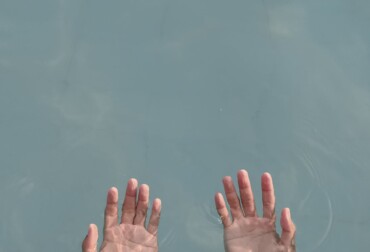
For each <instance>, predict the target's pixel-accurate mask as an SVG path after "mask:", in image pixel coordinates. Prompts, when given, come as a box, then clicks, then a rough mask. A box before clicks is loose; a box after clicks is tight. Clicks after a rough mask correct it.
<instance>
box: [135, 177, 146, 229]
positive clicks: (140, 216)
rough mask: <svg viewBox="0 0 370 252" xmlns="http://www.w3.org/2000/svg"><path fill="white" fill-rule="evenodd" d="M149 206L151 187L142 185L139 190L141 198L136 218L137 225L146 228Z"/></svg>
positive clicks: (139, 198)
mask: <svg viewBox="0 0 370 252" xmlns="http://www.w3.org/2000/svg"><path fill="white" fill-rule="evenodd" d="M148 205H149V186H148V185H145V184H144V185H141V186H140V189H139V197H138V203H137V206H136V215H135V218H134V224H135V225H141V226H144V224H145V219H146V213H147V211H148Z"/></svg>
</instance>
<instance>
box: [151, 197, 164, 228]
mask: <svg viewBox="0 0 370 252" xmlns="http://www.w3.org/2000/svg"><path fill="white" fill-rule="evenodd" d="M161 210H162V202H161V200H160V199H155V200H154V201H153V207H152V213H151V215H150V218H149V223H148V228H147V230H148V232H149V233H151V234H152V235H157V233H158V226H159V221H160V218H161Z"/></svg>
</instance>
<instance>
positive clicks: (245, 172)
mask: <svg viewBox="0 0 370 252" xmlns="http://www.w3.org/2000/svg"><path fill="white" fill-rule="evenodd" d="M237 175H238V176H245V175H248V172H247V170H245V169H241V170H239V171H238V174H237Z"/></svg>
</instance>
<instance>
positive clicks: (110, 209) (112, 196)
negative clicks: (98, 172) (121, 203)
mask: <svg viewBox="0 0 370 252" xmlns="http://www.w3.org/2000/svg"><path fill="white" fill-rule="evenodd" d="M117 224H118V190H117V188H115V187H112V188H110V189H109V190H108V194H107V205H106V206H105V212H104V229H107V228H110V227H114V226H115V225H117Z"/></svg>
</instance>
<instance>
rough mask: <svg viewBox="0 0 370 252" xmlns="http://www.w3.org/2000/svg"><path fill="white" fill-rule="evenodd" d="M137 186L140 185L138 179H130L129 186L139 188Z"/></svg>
mask: <svg viewBox="0 0 370 252" xmlns="http://www.w3.org/2000/svg"><path fill="white" fill-rule="evenodd" d="M137 184H138V181H137V179H136V178H130V179H129V180H128V185H129V186H135V187H136V186H137Z"/></svg>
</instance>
